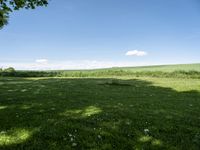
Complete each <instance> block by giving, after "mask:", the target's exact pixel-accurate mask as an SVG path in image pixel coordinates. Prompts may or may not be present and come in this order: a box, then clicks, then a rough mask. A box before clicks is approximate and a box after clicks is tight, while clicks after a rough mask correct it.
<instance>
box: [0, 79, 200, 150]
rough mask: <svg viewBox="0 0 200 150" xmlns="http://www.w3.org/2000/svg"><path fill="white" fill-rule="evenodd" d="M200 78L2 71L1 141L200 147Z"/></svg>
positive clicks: (11, 144) (4, 145)
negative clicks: (55, 75)
mask: <svg viewBox="0 0 200 150" xmlns="http://www.w3.org/2000/svg"><path fill="white" fill-rule="evenodd" d="M199 148H200V80H198V79H177V78H156V77H154V78H150V77H149V78H148V77H130V76H129V77H118V78H115V79H114V78H7V77H1V78H0V149H1V150H3V149H12V150H18V149H28V150H29V149H31V150H33V149H34V150H40V149H41V150H45V149H48V150H49V149H50V150H51V149H56V150H57V149H60V150H65V149H66V150H68V149H69V150H70V149H77V150H87V149H91V150H104V149H105V150H109V149H115V150H118V149H119V150H129V149H130V150H132V149H136V150H142V149H143V150H146V149H152V150H154V149H161V150H163V149H171V150H176V149H177V150H190V149H191V150H199Z"/></svg>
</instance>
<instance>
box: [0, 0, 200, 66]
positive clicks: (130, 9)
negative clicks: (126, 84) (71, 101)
mask: <svg viewBox="0 0 200 150" xmlns="http://www.w3.org/2000/svg"><path fill="white" fill-rule="evenodd" d="M199 41H200V2H199V0H84V1H83V0H59V1H56V0H51V1H50V2H49V5H48V7H46V8H44V7H41V8H37V9H36V10H22V11H17V12H14V13H13V14H11V17H10V19H9V25H8V26H5V27H4V28H3V29H2V30H0V67H7V66H13V67H15V68H16V69H90V68H102V67H113V66H138V65H152V64H177V63H178V64H180V63H198V62H200V42H199ZM141 53H142V54H141ZM127 54H128V55H127ZM139 54H141V55H139Z"/></svg>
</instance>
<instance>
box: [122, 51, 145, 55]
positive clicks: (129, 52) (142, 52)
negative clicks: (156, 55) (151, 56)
mask: <svg viewBox="0 0 200 150" xmlns="http://www.w3.org/2000/svg"><path fill="white" fill-rule="evenodd" d="M145 55H147V52H145V51H139V50H131V51H128V52H126V56H145Z"/></svg>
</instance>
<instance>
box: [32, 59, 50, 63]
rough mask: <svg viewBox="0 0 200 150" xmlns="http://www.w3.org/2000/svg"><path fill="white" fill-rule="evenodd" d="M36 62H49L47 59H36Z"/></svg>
mask: <svg viewBox="0 0 200 150" xmlns="http://www.w3.org/2000/svg"><path fill="white" fill-rule="evenodd" d="M35 62H36V63H40V64H47V63H48V60H47V59H36V60H35Z"/></svg>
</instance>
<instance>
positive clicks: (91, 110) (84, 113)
mask: <svg viewBox="0 0 200 150" xmlns="http://www.w3.org/2000/svg"><path fill="white" fill-rule="evenodd" d="M101 112H102V110H101V109H100V108H98V107H95V106H88V107H86V108H85V109H82V110H80V109H79V110H66V111H65V112H64V113H61V115H65V116H69V117H90V116H92V115H95V114H99V113H101Z"/></svg>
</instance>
